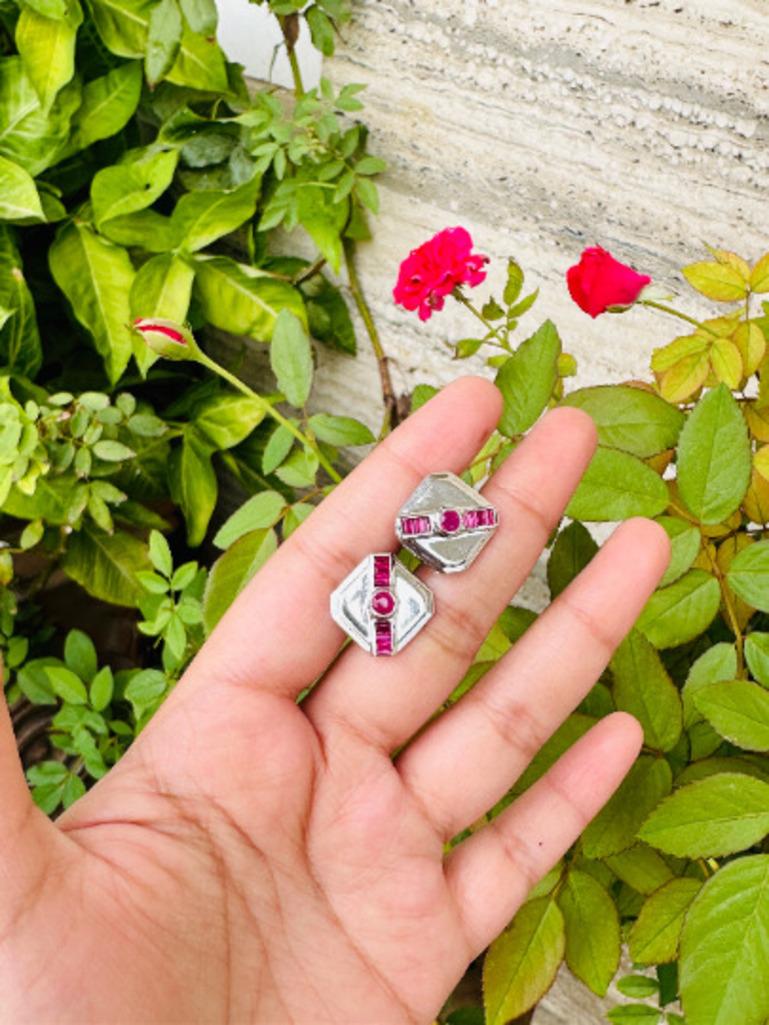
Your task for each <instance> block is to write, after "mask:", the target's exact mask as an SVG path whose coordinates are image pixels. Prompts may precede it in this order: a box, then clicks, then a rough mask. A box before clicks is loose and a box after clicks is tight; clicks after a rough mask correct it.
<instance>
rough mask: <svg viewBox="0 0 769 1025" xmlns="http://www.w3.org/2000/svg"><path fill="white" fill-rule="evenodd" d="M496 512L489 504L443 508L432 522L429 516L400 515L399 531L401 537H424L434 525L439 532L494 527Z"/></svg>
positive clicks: (452, 532) (430, 531)
mask: <svg viewBox="0 0 769 1025" xmlns="http://www.w3.org/2000/svg"><path fill="white" fill-rule="evenodd" d="M496 525H497V512H496V510H495V509H492V508H491V507H490V506H486V507H484V508H479V509H463V510H462V511H461V512H460V511H459V510H457V509H444V510H443V511H442V512H441V513H439V514H438V516H437V517H436V523H435V525H434V524H433V517H431V516H401V518H400V532H401V536H402V537H426V536H429V535H430V534H432V533H434V531H435V529H436V527H437V530H438V532H439V533H441V534H456V533H457V531H458V530H459V529H460V528H461V527H464V529H465V530H478V529H479V528H483V529H486V528H488V527H496Z"/></svg>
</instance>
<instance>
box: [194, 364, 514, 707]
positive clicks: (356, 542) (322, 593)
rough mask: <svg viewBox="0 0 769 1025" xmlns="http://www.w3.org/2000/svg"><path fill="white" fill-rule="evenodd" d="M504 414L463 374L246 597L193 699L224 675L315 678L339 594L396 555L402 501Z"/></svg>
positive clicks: (292, 683) (202, 666)
mask: <svg viewBox="0 0 769 1025" xmlns="http://www.w3.org/2000/svg"><path fill="white" fill-rule="evenodd" d="M500 407H501V397H500V394H499V392H498V390H497V389H496V388H495V387H494V385H492V384H491V383H490V382H488V381H485V380H483V379H482V378H478V377H465V378H460V379H459V380H457V381H454V382H453V383H452V384H450V385H448V386H447V387H446V388H445V389H444V390H443V391H442V392H440V393H439V394H438V395H437V396H436V397H435V398H433V399H431V400H430V401H429V402H428V403H427V404H426V405H425V406H423V407H422V409H420V410H419V411H418V412H417V413H415V414H414V415H413V416H412V417H410V418H409V419H408V420H407V421H406V422H405V423H403V424H401V426H400V427H398V428H397V430H395V431H394V432H393V433H392V434H391V435H390V436H389V437H388V438H387V439H386V440H385V441H384V442H383V443H382V444H381V445H379V446H378V447H377V448H376V449H375V450H374V451H373V452H372V453H371V455H370V456H368V458H367V459H365V460H364V461H363V462H362V463H361V464H360V466H358V467H357V468H356V469H355V470H354V471H353V472H352V473H351V474H350V475H349V476H348V477H347V478H346V479H345V480H344V481H343V482H342V483H341V484H340V485H339V486H338V487H337V488H336V489H335V490H334V491H333V493H332V494H331V495H330V496H329V497H328V498H327V499H325V501H323V502H322V503H321V504H320V505H319V506H318V508H317V509H316V510H315V511H314V512H313V513H312V515H311V516H310V517H309V518H308V519H307V520H306V521H305V523H303V524H302V526H301V527H299V529H298V530H296V531H295V532H294V533H293V534H292V535H291V537H290V538H289V539H288V540H287V541H286V543H285V544H284V545H282V546H281V548H280V549H279V550H278V551H277V552H276V553H275V555H274V556H272V558H271V559H270V560H269V561H268V562H267V563H266V564H265V565H264V566H263V567H262V569H261V570H260V571H259V572H258V573H257V574H256V576H255V577H254V579H253V580H252V581H251V582H250V583H249V584H248V586H247V587H246V588H245V590H244V591H243V592H242V593H241V594H240V595H239V596H238V598H237V599H236V600H235V602H234V603H233V604H232V606H231V607H230V608H229V610H228V611H227V613H226V614H225V615H224V617H223V618H222V620H221V621H220V623H219V624H218V626H217V627H216V629H215V631H214V632H213V634H212V635H211V637H210V638H209V640H208V641H207V643H206V644H205V646H204V647H203V648H202V649H201V651H200V653H199V654H198V656H197V658H196V659H195V661H194V662H193V664H192V666H191V667H190V669H189V671H188V674H187V679H186V680H185V685H184V688H183V689H184V690H185V691H186V692H187V694H189V690H190V688H192V687H195V686H197V685H198V683H199V682H205V681H208V682H207V685H208V686H210V681H211V679H212V677H214V676H216V677H219V678H220V679H224V680H227V681H229V682H230V683H232V682H235V683H242V684H247V685H250V686H258V687H261V688H266V689H269V690H271V691H274V692H277V693H280V694H283V695H286V696H292V697H293V696H295V695H296V694H297V693H299V691H301V690H302V689H303V688H304V687H306V686H307V685H308V684H309V683H311V682H312V681H313V680H314V679H316V677H317V676H319V675H320V673H322V672H323V670H324V669H325V668H326V667H327V665H328V664H329V662H330V661H331V660H332V659H333V657H334V656H335V654H336V653H337V651H338V650H339V647H340V644H341V642H342V639H343V634H342V631H341V630H340V629H339V627H338V626H337V625H336V624H335V623H334V622H333V620H332V619H331V617H330V614H329V596H330V594H331V592H332V591H333V590H334V588H335V587H336V586H337V585H338V584H339V582H340V581H342V580H343V579H344V578H345V577H346V576H347V574H348V573H349V572H350V571H351V570H352V569H353V567H354V566H356V565H357V563H358V562H360V560H361V559H362V558H364V556H366V555H368V554H370V553H372V552H385V551H391V550H394V549H395V548H397V542H396V538H395V530H394V522H395V516H396V514H397V511H398V509H399V508H400V506H401V505H402V503H403V502H404V501H405V499H406V498H407V497H408V495H409V494H410V493H411V492H412V491H413V489H414V487H415V486H416V484H417V483H418V482H419V481H420V480H421V479H422V478H423V477H424V476H425V475H426V474H428V473H431V472H434V471H436V470H451V471H454V472H457V473H458V472H460V471H461V470H463V469H464V468H465V467H466V466H467V464H468V463H469V462H470V461H471V459H472V458H473V456H474V455H475V454H476V453H477V452H478V451H479V449H480V448H481V446H482V445H483V444H484V442H485V441H486V440H487V438H488V437H489V435H490V434H491V432H492V431H493V430H494V427H495V426H496V423H497V420H498V419H499V414H500Z"/></svg>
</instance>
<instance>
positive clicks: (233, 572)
mask: <svg viewBox="0 0 769 1025" xmlns="http://www.w3.org/2000/svg"><path fill="white" fill-rule="evenodd" d="M277 547H278V539H277V537H276V536H275V531H274V530H271V529H267V530H252V531H251V532H250V533H249V534H244V535H243V537H241V538H239V539H238V540H237V541H236V542H235V543H234V544H233V545H232V546H231V547H230V548H228V549H227V551H226V552H225V553H224V555H220V556H219V558H218V559H217V560H216V562H215V563H214V564H213V566H212V567H211V572H210V573H209V574H208V581H207V583H206V590H205V594H204V596H203V624H204V626H205V629H206V633H207V634H210V633H211V631H212V630H213V629H214V627H215V626H216V624H217V623H218V622H219V620H220V619H221V618H222V616H223V615H224V613H225V612H226V611H227V609H228V608H229V607H230V605H231V604H232V603H233V601H235V599H236V598H237V596H238V595H239V594H240V592H241V591H242V590H243V588H244V587H245V586H246V584H247V583H248V582H249V580H250V579H251V578H252V577H253V576H254V575H255V574H256V572H257V570H259V569H260V568H261V567H262V566H263V565H264V563H265V562H266V561H267V559H268V558H269V557H270V556H271V555H272V554H273V552H275V551H276V550H277Z"/></svg>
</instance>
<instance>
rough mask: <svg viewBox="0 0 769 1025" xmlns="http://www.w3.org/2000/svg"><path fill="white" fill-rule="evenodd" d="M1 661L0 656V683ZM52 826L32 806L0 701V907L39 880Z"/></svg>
mask: <svg viewBox="0 0 769 1025" xmlns="http://www.w3.org/2000/svg"><path fill="white" fill-rule="evenodd" d="M2 679H3V662H2V658H1V657H0V680H2ZM53 829H54V827H53V824H52V823H51V822H50V821H49V820H48V819H47V818H46V816H45V815H43V813H42V812H41V811H40V809H39V808H37V807H36V806H35V803H34V802H33V800H32V796H31V794H30V792H29V788H28V786H27V781H26V779H25V778H24V770H23V768H22V765H21V760H20V758H19V753H18V751H17V749H16V737H15V736H14V732H13V725H12V724H11V715H10V711H9V709H8V702H7V701H6V700H5V696H3V699H2V701H0V908H2V910H3V911H6V910H7V908H6V907H5V906H4V905H5V904H6V902H7V901H8V900H9V899H10V900H12V899H13V897H14V896H17V897H19V898H22V899H23V898H24V897H25V895H26V894H27V893H28V892H29V888H30V886H33V885H36V883H37V882H38V881H39V880H40V876H41V870H42V869H43V862H44V860H46V859H47V856H48V852H49V851H50V848H51V846H52V845H51V843H50V839H51V837H50V834H51V832H52V831H53Z"/></svg>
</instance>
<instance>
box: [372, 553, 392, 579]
mask: <svg viewBox="0 0 769 1025" xmlns="http://www.w3.org/2000/svg"><path fill="white" fill-rule="evenodd" d="M391 560H392V556H391V555H375V556H374V587H389V586H390V570H391Z"/></svg>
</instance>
